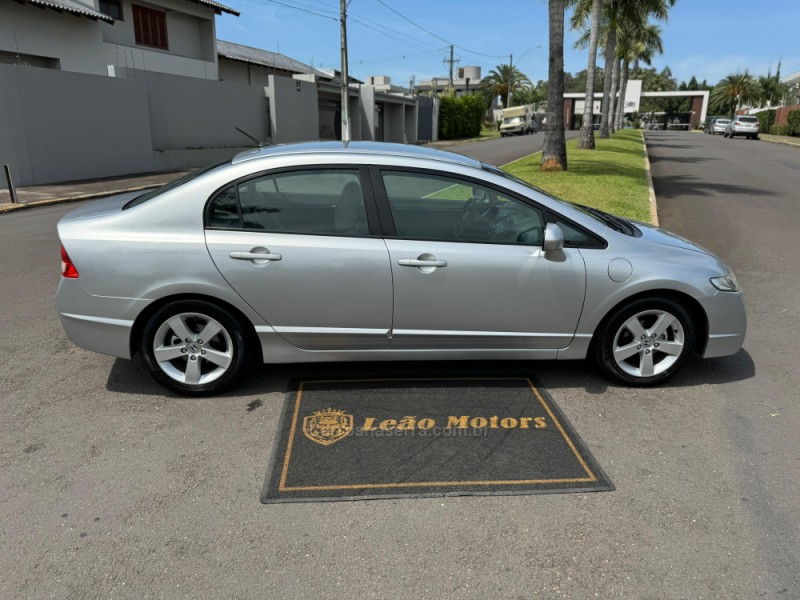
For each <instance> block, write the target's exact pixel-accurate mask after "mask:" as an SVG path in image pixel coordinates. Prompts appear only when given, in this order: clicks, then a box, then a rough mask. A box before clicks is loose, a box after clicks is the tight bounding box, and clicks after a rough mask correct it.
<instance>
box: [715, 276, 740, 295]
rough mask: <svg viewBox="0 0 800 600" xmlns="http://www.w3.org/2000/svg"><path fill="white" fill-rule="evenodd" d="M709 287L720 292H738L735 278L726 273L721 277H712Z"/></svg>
mask: <svg viewBox="0 0 800 600" xmlns="http://www.w3.org/2000/svg"><path fill="white" fill-rule="evenodd" d="M711 285H713V286H714V287H715V288H717V289H718V290H719V291H721V292H738V291H739V282H738V281H736V276H735V275H734V274H733V273H728V274H727V275H724V276H723V277H712V278H711Z"/></svg>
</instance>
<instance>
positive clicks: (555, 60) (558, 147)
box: [539, 0, 567, 171]
mask: <svg viewBox="0 0 800 600" xmlns="http://www.w3.org/2000/svg"><path fill="white" fill-rule="evenodd" d="M564 9H565V6H564V0H548V16H549V30H550V58H549V68H548V81H549V85H548V97H547V122H546V123H545V132H544V146H543V147H542V164H541V166H540V167H539V168H540V170H542V171H566V170H567V140H566V138H565V136H564Z"/></svg>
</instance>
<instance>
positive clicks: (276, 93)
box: [259, 75, 319, 144]
mask: <svg viewBox="0 0 800 600" xmlns="http://www.w3.org/2000/svg"><path fill="white" fill-rule="evenodd" d="M259 89H260V88H259ZM265 91H266V94H267V97H268V98H269V115H270V127H271V131H272V141H271V143H273V144H285V143H288V142H302V141H310V140H318V139H319V109H318V104H317V84H316V83H315V82H312V81H301V80H299V79H289V78H288V77H277V76H275V75H270V76H269V87H267V88H266V89H265Z"/></svg>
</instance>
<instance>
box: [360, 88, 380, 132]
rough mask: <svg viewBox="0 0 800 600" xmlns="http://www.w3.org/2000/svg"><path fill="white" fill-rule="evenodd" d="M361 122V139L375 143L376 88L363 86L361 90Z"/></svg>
mask: <svg viewBox="0 0 800 600" xmlns="http://www.w3.org/2000/svg"><path fill="white" fill-rule="evenodd" d="M358 100H359V105H360V106H359V120H360V121H361V139H362V140H365V141H369V142H374V141H375V126H376V125H377V123H375V88H374V87H373V86H371V85H362V86H361V89H360V90H359V96H358Z"/></svg>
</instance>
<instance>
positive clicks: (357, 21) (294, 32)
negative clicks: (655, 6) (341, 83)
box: [217, 0, 800, 86]
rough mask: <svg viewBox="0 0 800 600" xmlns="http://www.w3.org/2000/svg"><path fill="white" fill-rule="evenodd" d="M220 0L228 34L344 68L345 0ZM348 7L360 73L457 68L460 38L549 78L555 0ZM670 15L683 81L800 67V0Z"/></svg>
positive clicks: (569, 45) (669, 31) (470, 54)
mask: <svg viewBox="0 0 800 600" xmlns="http://www.w3.org/2000/svg"><path fill="white" fill-rule="evenodd" d="M220 1H221V2H223V3H224V4H226V5H227V6H230V7H232V8H235V9H237V10H239V11H240V12H241V16H240V17H234V16H232V15H228V14H223V15H221V16H219V17H217V37H218V38H219V39H221V40H225V41H229V42H235V43H238V44H244V45H247V46H253V47H256V48H261V49H264V50H271V51H273V52H281V53H282V54H285V55H287V56H290V57H292V58H294V59H296V60H299V61H301V62H304V63H306V64H310V65H312V66H314V67H317V68H336V69H338V68H339V65H340V58H339V56H340V51H339V21H338V12H339V2H338V1H337V0H220ZM398 13H399V14H398ZM348 14H349V18H348V23H347V34H348V47H349V52H348V54H349V65H350V74H351V75H352V76H354V77H356V78H358V79H361V80H362V81H363V80H364V79H365V78H366V77H367V76H369V75H388V76H390V77H391V79H392V83H395V84H397V85H402V86H408V84H409V81H410V80H411V78H412V77H415V78H416V81H422V80H429V79H431V78H432V77H443V76H447V73H448V66H447V64H446V63H445V60H446V59H448V58H449V46H450V44H454V45H455V49H454V58H455V59H456V60H458V61H459V62H458V64H457V66H462V67H464V66H479V67H481V69H482V74H483V75H484V76H485V75H486V74H487V73H488V71H489V70H490V69H492V68H495V67H496V66H497V65H498V64H500V63H506V64H507V63H508V62H509V55H513V64H514V66H516V67H518V68H519V69H520V70H521V71H522V72H523V73H524V74H526V75H527V76H528V78H529V79H531V80H532V81H534V82H536V81H537V80H539V79H547V47H548V16H547V1H546V0H502V1H494V2H489V1H487V0H426V1H423V0H351V1H350V4H349V7H348ZM401 15H402V16H401ZM569 15H570V11H568V12H567V25H566V33H565V42H564V68H565V70H567V71H570V72H572V73H577V72H578V71H581V70H583V69H585V68H586V65H587V60H588V53H587V52H586V51H585V50H576V49H575V48H574V47H573V44H574V41H575V39H576V38H577V33H576V32H572V31H570V30H569ZM661 25H662V28H663V32H662V39H663V43H664V54H663V55H660V56H658V57H656V58H655V59H654V61H653V66H655V67H656V68H658V69H659V70H661V69H662V68H664V67H665V66H669V67H670V69H671V70H672V74H673V76H674V77H675V78H676V79H677V80H678V82H680V81H688V80H689V79H690V78H691V77H692V75H694V76H696V77H697V79H698V80H699V81H702V80H704V79H706V80H707V81H708V82H709V84H712V85H713V84H715V83H717V82H718V81H719V80H720V79H722V78H724V77H726V76H727V75H730V74H733V73H737V72H743V71H744V70H745V69H747V70H749V72H750V73H751V74H754V75H766V74H767V71H768V70H769V69H770V68H771V70H772V72H773V73H774V72H775V70H776V67H777V64H778V61H782V67H781V75H788V74H790V73H793V72H796V71H800V40H798V37H800V29H798V25H800V0H770V2H763V3H760V4H754V3H752V2H744V1H743V0H727V1H723V0H677V2H676V4H675V6H674V8H672V10H671V11H670V17H669V20H668V21H667V22H666V23H662V24H661ZM425 30H427V32H426V31H425ZM601 55H602V53H601V52H600V53H599V54H598V65H601V66H602V56H601Z"/></svg>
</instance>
